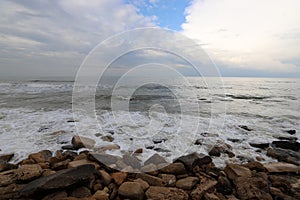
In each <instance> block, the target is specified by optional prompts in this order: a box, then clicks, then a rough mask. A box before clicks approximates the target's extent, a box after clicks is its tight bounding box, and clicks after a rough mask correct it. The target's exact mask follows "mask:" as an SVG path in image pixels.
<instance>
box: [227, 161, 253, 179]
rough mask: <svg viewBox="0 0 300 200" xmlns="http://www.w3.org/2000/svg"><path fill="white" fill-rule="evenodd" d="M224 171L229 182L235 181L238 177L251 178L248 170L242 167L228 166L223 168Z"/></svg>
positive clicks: (236, 165)
mask: <svg viewBox="0 0 300 200" xmlns="http://www.w3.org/2000/svg"><path fill="white" fill-rule="evenodd" d="M224 171H225V173H226V174H227V176H228V178H229V179H230V180H235V179H237V178H238V177H250V176H251V171H250V169H248V168H246V167H243V166H241V165H238V164H228V165H227V166H226V167H225V169H224Z"/></svg>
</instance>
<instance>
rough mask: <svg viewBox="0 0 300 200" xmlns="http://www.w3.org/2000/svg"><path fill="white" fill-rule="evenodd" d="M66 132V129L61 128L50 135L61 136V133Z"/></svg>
mask: <svg viewBox="0 0 300 200" xmlns="http://www.w3.org/2000/svg"><path fill="white" fill-rule="evenodd" d="M65 133H66V131H63V130H60V131H55V132H53V133H51V134H50V135H54V136H59V135H63V134H65Z"/></svg>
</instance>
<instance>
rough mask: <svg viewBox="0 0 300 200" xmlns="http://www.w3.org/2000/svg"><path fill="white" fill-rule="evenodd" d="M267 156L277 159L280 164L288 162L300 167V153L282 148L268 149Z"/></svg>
mask: <svg viewBox="0 0 300 200" xmlns="http://www.w3.org/2000/svg"><path fill="white" fill-rule="evenodd" d="M267 156H270V157H272V158H276V159H277V160H278V161H280V162H288V163H292V164H295V165H300V152H295V151H292V150H288V149H281V148H268V150H267Z"/></svg>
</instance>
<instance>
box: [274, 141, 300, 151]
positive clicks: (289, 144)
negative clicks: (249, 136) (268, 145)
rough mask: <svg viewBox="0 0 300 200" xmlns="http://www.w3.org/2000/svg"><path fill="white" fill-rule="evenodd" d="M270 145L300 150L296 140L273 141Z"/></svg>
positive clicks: (299, 144)
mask: <svg viewBox="0 0 300 200" xmlns="http://www.w3.org/2000/svg"><path fill="white" fill-rule="evenodd" d="M272 146H275V147H277V148H282V149H290V150H293V151H299V150H300V143H299V142H296V141H273V142H272Z"/></svg>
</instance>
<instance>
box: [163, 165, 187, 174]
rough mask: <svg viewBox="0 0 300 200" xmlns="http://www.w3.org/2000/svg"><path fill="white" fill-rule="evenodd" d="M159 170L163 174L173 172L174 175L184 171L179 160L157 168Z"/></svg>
mask: <svg viewBox="0 0 300 200" xmlns="http://www.w3.org/2000/svg"><path fill="white" fill-rule="evenodd" d="M159 171H160V172H161V173H164V174H175V175H178V174H185V173H186V169H185V167H184V164H183V163H181V162H178V163H171V164H169V165H167V166H165V167H163V168H161V169H159Z"/></svg>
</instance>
